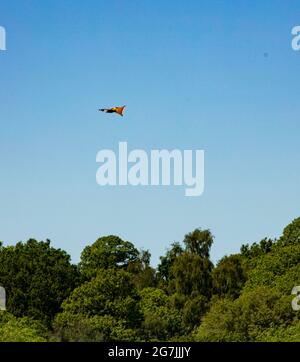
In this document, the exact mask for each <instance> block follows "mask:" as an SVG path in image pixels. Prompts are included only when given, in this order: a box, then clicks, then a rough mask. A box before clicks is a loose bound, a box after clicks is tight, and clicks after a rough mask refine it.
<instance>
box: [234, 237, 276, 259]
mask: <svg viewBox="0 0 300 362" xmlns="http://www.w3.org/2000/svg"><path fill="white" fill-rule="evenodd" d="M273 243H274V241H273V240H272V239H268V238H265V239H263V240H261V241H260V243H258V244H257V243H253V244H252V245H249V244H246V245H242V247H241V255H242V256H245V257H246V258H248V259H253V258H257V257H258V256H260V255H263V254H267V253H269V252H270V251H271V250H272V246H273Z"/></svg>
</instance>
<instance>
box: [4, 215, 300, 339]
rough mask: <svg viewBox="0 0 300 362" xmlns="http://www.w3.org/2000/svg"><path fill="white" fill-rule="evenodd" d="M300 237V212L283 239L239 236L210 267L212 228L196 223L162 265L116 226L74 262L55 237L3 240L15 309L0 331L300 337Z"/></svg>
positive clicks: (34, 335) (60, 335)
mask: <svg viewBox="0 0 300 362" xmlns="http://www.w3.org/2000/svg"><path fill="white" fill-rule="evenodd" d="M299 241H300V218H298V219H296V220H294V221H293V222H292V223H291V224H290V225H288V226H287V227H286V228H285V229H284V231H283V235H282V236H281V237H280V238H279V239H278V240H271V239H267V238H266V239H263V240H261V241H260V242H259V243H254V244H252V245H251V246H249V245H243V246H242V248H241V253H240V254H235V255H229V256H225V257H224V258H222V259H221V260H220V261H219V262H218V263H217V266H216V267H214V265H213V263H212V262H211V260H210V248H211V246H212V243H213V236H212V234H211V232H210V231H209V230H201V229H196V230H194V231H192V232H191V233H188V234H186V235H185V237H184V240H183V244H180V243H173V244H172V245H171V248H170V249H169V250H168V251H167V252H166V255H164V256H162V257H161V258H160V263H159V265H158V268H157V270H155V269H154V268H153V267H151V265H150V258H151V254H150V252H149V251H148V250H146V251H140V252H139V251H138V250H137V249H136V248H135V247H134V245H133V244H132V243H130V242H128V241H123V240H122V239H120V238H119V237H117V236H107V237H102V238H99V239H98V240H97V241H96V242H95V243H94V244H92V245H91V246H87V247H86V248H85V249H84V250H83V252H82V256H81V261H80V263H79V266H78V268H77V267H75V266H72V265H71V264H70V258H69V256H68V255H67V254H66V253H65V252H64V251H61V250H56V249H54V248H52V247H50V242H49V241H47V242H37V241H35V240H29V241H28V242H27V243H25V244H22V243H17V244H16V245H15V246H8V247H4V246H3V244H2V243H1V242H0V285H2V286H4V287H5V289H6V292H7V306H8V309H9V312H4V311H3V312H0V341H38V342H42V341H47V340H48V341H74V342H85V341H174V342H175V341H178V342H179V341H180V342H184V341H226V342H231V341H242V342H250V341H257V342H259V341H276V342H279V341H280V342H281V341H282V342H296V341H297V342H299V341H300V311H295V310H293V308H292V305H291V302H292V300H293V299H294V298H295V295H291V290H292V288H293V287H295V286H299V285H300V242H299ZM182 245H183V246H182ZM54 316H55V318H54ZM53 319H54V321H53ZM51 322H52V324H51ZM50 325H51V328H50Z"/></svg>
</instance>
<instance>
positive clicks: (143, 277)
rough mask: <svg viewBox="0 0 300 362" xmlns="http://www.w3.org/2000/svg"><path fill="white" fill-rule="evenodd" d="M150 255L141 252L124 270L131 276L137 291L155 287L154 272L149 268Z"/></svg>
mask: <svg viewBox="0 0 300 362" xmlns="http://www.w3.org/2000/svg"><path fill="white" fill-rule="evenodd" d="M150 258H151V254H150V252H149V251H148V250H146V251H144V250H142V251H141V252H140V253H139V256H138V258H137V259H136V260H134V261H131V262H129V264H128V267H127V268H126V270H127V271H128V272H129V273H131V274H132V280H133V283H134V285H135V286H136V288H137V289H138V290H142V289H144V288H147V287H155V286H156V285H157V277H156V271H155V269H154V268H152V267H151V266H150Z"/></svg>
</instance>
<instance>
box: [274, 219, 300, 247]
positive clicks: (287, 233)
mask: <svg viewBox="0 0 300 362" xmlns="http://www.w3.org/2000/svg"><path fill="white" fill-rule="evenodd" d="M279 244H280V245H282V246H284V245H290V244H295V245H299V244H300V217H299V218H297V219H295V220H293V221H292V222H291V223H290V224H289V225H288V226H287V227H286V228H285V229H284V230H283V234H282V236H281V238H280V239H279Z"/></svg>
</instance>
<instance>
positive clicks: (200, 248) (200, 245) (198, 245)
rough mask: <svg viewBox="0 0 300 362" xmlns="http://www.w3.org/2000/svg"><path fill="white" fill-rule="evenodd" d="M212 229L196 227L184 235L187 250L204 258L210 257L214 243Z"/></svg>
mask: <svg viewBox="0 0 300 362" xmlns="http://www.w3.org/2000/svg"><path fill="white" fill-rule="evenodd" d="M213 241H214V240H213V236H212V234H211V232H210V230H201V229H195V230H194V231H193V232H191V233H189V234H186V235H185V237H184V240H183V242H184V244H185V250H186V252H188V253H191V254H196V255H199V256H201V257H202V258H209V252H210V248H211V246H212V244H213Z"/></svg>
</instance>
